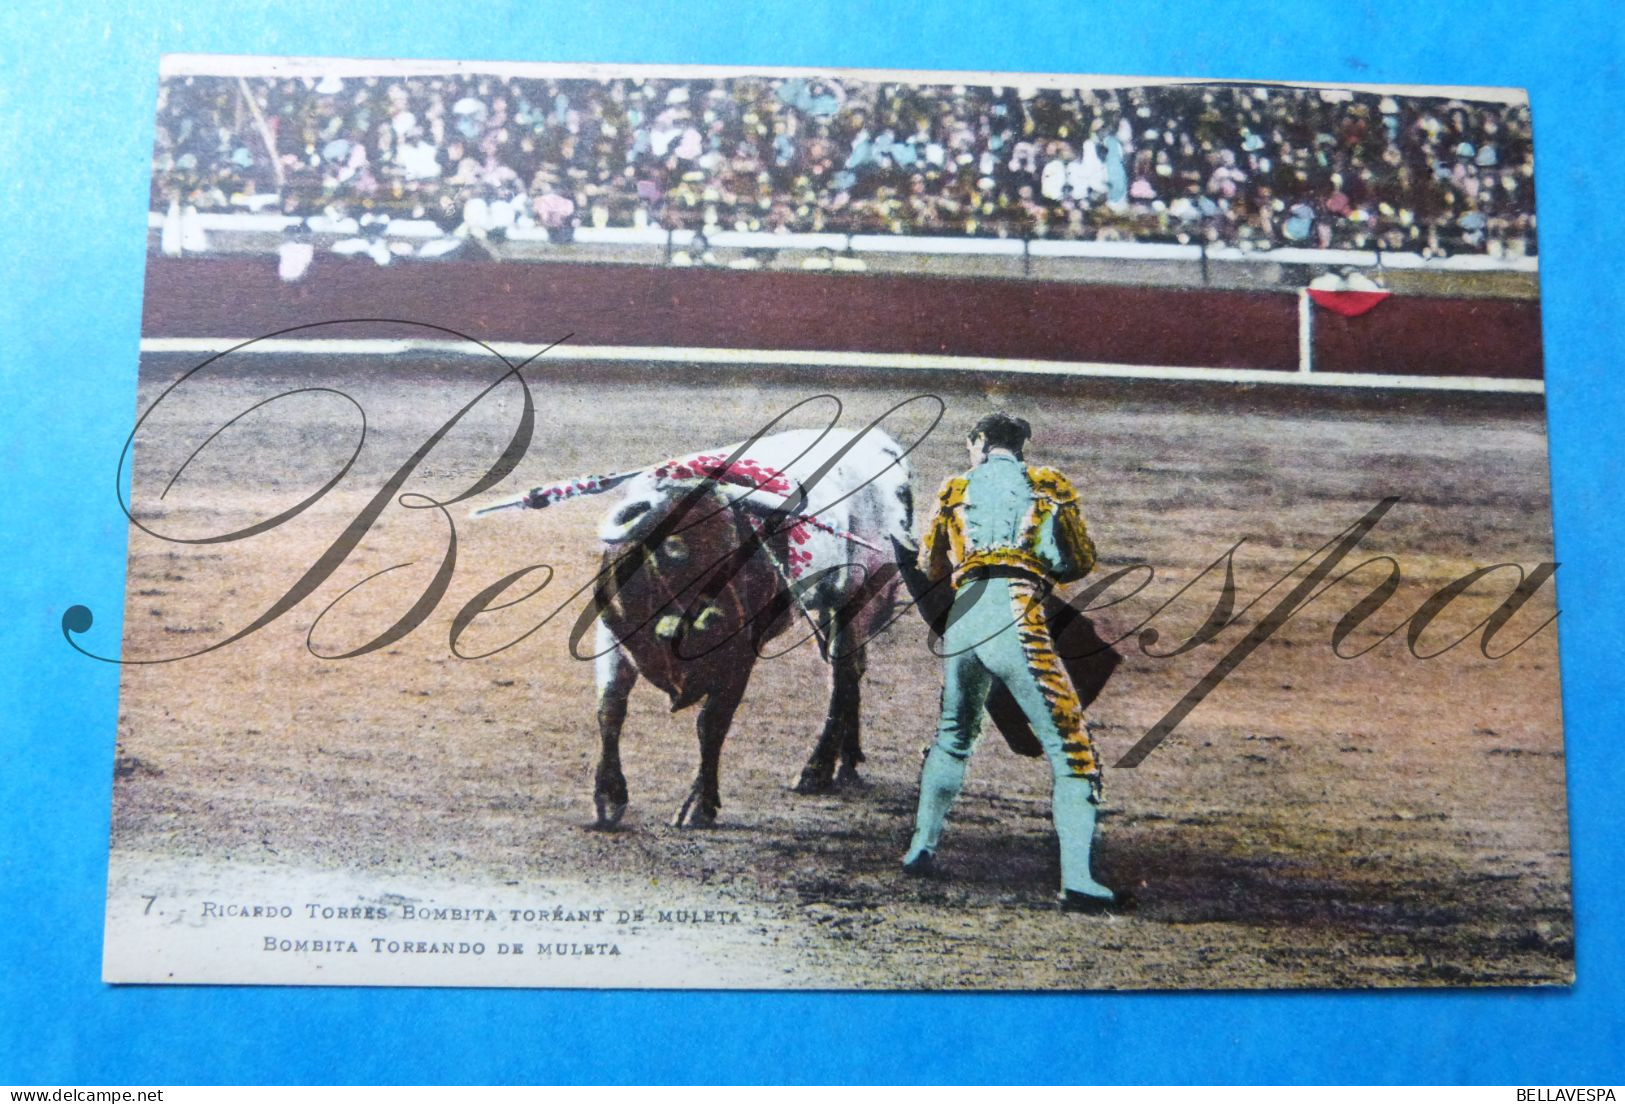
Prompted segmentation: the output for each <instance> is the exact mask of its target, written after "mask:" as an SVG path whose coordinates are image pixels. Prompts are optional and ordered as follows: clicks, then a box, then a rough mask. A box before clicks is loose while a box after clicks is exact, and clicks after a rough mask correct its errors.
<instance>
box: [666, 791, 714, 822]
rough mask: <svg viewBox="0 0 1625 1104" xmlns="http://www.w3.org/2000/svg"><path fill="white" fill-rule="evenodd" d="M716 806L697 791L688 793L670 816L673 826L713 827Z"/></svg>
mask: <svg viewBox="0 0 1625 1104" xmlns="http://www.w3.org/2000/svg"><path fill="white" fill-rule="evenodd" d="M716 824H717V806H716V805H714V804H712V803H711V802H709V801H707V800H705V798H704V797H703V796H701V795H700V794H698V793H690V794H689V795H688V796H687V797H686V798H684V799H683V803H682V805H681V806H679V807H678V809H677V815H676V816H674V817H672V818H671V826H672V827H673V828H715V827H716Z"/></svg>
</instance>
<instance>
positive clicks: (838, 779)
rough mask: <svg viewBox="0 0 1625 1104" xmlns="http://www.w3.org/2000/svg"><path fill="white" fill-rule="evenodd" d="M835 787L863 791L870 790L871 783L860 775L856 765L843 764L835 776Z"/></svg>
mask: <svg viewBox="0 0 1625 1104" xmlns="http://www.w3.org/2000/svg"><path fill="white" fill-rule="evenodd" d="M835 785H836V788H838V789H842V790H849V789H850V790H863V789H867V788H868V786H869V783H867V782H865V781H864V780H863V778H862V776H861V775H859V774H858V765H857V764H856V763H842V764H841V769H840V770H839V771H838V772H836V775H835Z"/></svg>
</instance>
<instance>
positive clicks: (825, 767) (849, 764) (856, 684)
mask: <svg viewBox="0 0 1625 1104" xmlns="http://www.w3.org/2000/svg"><path fill="white" fill-rule="evenodd" d="M837 625H838V628H837V632H836V636H835V639H834V640H833V641H831V644H830V665H829V666H830V687H829V711H828V713H826V714H825V717H824V729H823V731H822V732H820V733H819V736H818V743H817V744H816V745H815V746H814V747H813V751H812V755H811V756H810V757H809V758H808V760H807V765H806V766H804V767H802V768H801V774H800V775H799V776H798V777H797V778H796V782H795V791H796V792H797V793H804V794H811V793H824V792H826V791H827V790H829V789H830V788H831V787H832V786H833V785H835V783H836V782H837V781H839V782H840V783H842V784H846V783H849V782H854V783H855V782H857V781H858V764H859V763H861V762H863V752H862V751H861V750H860V749H859V746H858V712H859V705H860V690H859V688H860V686H861V685H862V680H863V670H864V665H865V654H864V648H863V646H862V645H861V644H858V643H856V639H855V636H854V634H853V631H852V622H851V619H849V618H842V619H840V620H839V621H838V622H837ZM837 757H838V758H839V759H840V764H841V771H840V775H839V776H838V777H837V775H836V773H835V762H836V759H837Z"/></svg>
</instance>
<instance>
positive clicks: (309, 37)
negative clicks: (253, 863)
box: [0, 0, 1625, 1085]
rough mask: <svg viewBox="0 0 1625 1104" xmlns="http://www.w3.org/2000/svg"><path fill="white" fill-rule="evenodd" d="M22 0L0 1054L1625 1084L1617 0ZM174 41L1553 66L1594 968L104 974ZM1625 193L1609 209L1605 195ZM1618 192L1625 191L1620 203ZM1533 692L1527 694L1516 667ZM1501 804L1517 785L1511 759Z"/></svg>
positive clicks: (1574, 775) (659, 55) (1455, 69)
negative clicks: (126, 611)
mask: <svg viewBox="0 0 1625 1104" xmlns="http://www.w3.org/2000/svg"><path fill="white" fill-rule="evenodd" d="M66 8H67V6H66V5H63V6H61V7H58V6H55V5H53V6H52V7H49V8H46V7H43V6H31V5H24V6H22V7H20V8H19V7H7V8H5V9H4V10H0V387H3V396H0V400H3V401H0V422H3V425H4V431H3V433H0V486H3V493H4V497H3V499H0V502H3V503H4V507H3V511H0V556H3V558H4V563H3V570H0V726H3V727H0V734H3V736H0V739H3V744H0V823H3V828H0V832H3V835H0V869H3V878H4V884H3V888H0V978H4V979H5V980H4V981H3V982H0V985H3V987H4V988H3V994H4V995H3V996H0V1002H3V1003H0V1082H12V1081H16V1082H26V1083H35V1082H45V1083H57V1084H70V1085H71V1084H76V1083H108V1082H115V1083H126V1084H135V1083H191V1082H203V1083H209V1082H273V1083H277V1082H300V1081H314V1082H331V1081H341V1082H342V1081H388V1082H435V1081H496V1082H503V1081H554V1080H570V1081H576V1080H610V1081H643V1080H655V1081H664V1080H696V1079H699V1080H738V1081H777V1080H795V1081H801V1080H815V1081H824V1080H829V1081H845V1080H882V1081H890V1080H926V1081H936V1080H968V1081H995V1080H997V1081H1009V1080H1017V1081H1029V1080H1031V1081H1050V1080H1085V1081H1092V1080H1098V1081H1131V1082H1132V1081H1150V1082H1165V1081H1265V1082H1278V1081H1399V1082H1410V1081H1489V1082H1520V1083H1543V1084H1558V1083H1564V1082H1568V1083H1573V1082H1584V1081H1593V1080H1601V1081H1612V1082H1616V1083H1617V1082H1620V1081H1625V1057H1622V1055H1625V1012H1622V1007H1625V985H1622V984H1621V982H1622V971H1625V954H1622V950H1625V924H1622V923H1621V920H1622V917H1621V900H1622V890H1621V887H1622V886H1625V848H1621V846H1620V838H1621V834H1622V832H1621V830H1622V828H1625V823H1622V815H1621V811H1620V803H1619V800H1618V797H1617V794H1618V791H1619V788H1620V783H1621V782H1622V780H1625V770H1622V765H1625V751H1622V743H1621V740H1620V739H1619V737H1620V734H1621V733H1622V732H1625V723H1622V722H1625V710H1622V708H1621V700H1620V697H1621V695H1620V691H1619V687H1620V683H1621V680H1620V678H1619V677H1618V674H1617V669H1616V666H1615V664H1616V657H1617V656H1618V655H1619V654H1620V653H1621V645H1622V643H1625V642H1622V640H1621V629H1622V626H1625V618H1622V616H1621V613H1622V603H1621V571H1620V567H1619V559H1618V557H1617V556H1616V555H1615V554H1614V552H1615V549H1616V548H1617V547H1619V546H1620V545H1622V544H1625V527H1622V526H1621V523H1620V518H1619V513H1618V511H1617V510H1616V508H1615V507H1616V505H1617V504H1618V503H1619V502H1620V500H1621V497H1622V496H1621V490H1622V487H1621V483H1622V479H1621V467H1620V461H1619V455H1618V451H1617V450H1618V447H1619V442H1620V432H1621V428H1620V427H1621V426H1625V409H1622V408H1625V386H1622V382H1621V372H1622V370H1625V369H1622V365H1625V355H1622V354H1625V348H1622V342H1621V338H1620V335H1619V331H1618V329H1617V319H1618V312H1619V309H1620V307H1621V305H1622V304H1621V298H1620V294H1619V282H1618V280H1617V275H1616V274H1617V273H1618V271H1619V268H1620V258H1621V257H1622V256H1625V241H1622V229H1625V223H1622V222H1621V219H1620V216H1619V214H1618V212H1619V211H1620V205H1619V203H1618V200H1617V194H1618V192H1619V190H1620V187H1621V184H1622V182H1625V165H1622V159H1621V157H1620V155H1619V150H1620V148H1621V144H1622V139H1625V120H1622V118H1621V113H1622V103H1625V88H1622V87H1621V81H1620V70H1619V65H1620V59H1621V57H1622V56H1625V41H1622V37H1625V36H1622V34H1621V28H1622V22H1621V16H1620V15H1619V14H1618V12H1619V9H1618V8H1613V7H1611V6H1610V5H1608V4H1605V3H1601V2H1598V3H1574V4H1553V5H1536V4H1529V3H1522V2H1520V3H1505V2H1486V0H1472V2H1452V3H1441V4H1434V5H1427V6H1425V7H1424V6H1423V5H1389V4H1377V3H1372V2H1354V0H1315V2H1302V0H1300V2H1298V3H1293V4H1290V5H1286V4H1283V5H1280V6H1273V5H1268V4H1256V3H1255V4H1246V3H1214V2H1209V3H1203V4H1191V5H1183V6H1174V5H1166V6H1163V5H1152V4H1135V3H1127V2H1121V3H1113V4H1085V3H1079V2H1077V0H1070V2H1064V3H1037V2H1017V0H988V2H983V3H977V2H972V0H958V2H954V3H947V4H940V5H934V6H926V5H924V4H919V5H913V4H896V5H879V4H875V5H870V4H862V3H843V4H829V5H818V4H811V3H806V2H802V0H774V2H771V3H770V2H755V3H724V2H699V0H689V2H686V3H661V4H645V5H638V4H625V5H622V4H616V5H613V6H612V5H608V4H604V5H591V4H583V3H580V2H576V3H568V4H565V3H556V2H538V0H526V2H525V3H520V4H515V3H500V4H490V5H486V6H484V7H481V8H479V9H470V10H467V11H460V12H459V11H454V10H452V9H450V8H443V7H442V6H440V5H438V4H429V3H421V4H416V3H397V4H382V5H369V6H357V5H349V4H346V5H342V6H340V5H332V4H330V3H325V2H324V3H315V2H309V0H302V2H294V3H283V4H282V5H280V6H279V7H278V8H277V9H275V10H274V11H270V12H268V11H267V10H266V9H265V8H263V7H261V6H259V5H252V6H250V5H239V4H225V3H213V2H211V3H200V2H199V0H188V2H178V0H157V2H142V3H140V4H137V3H88V4H86V5H85V6H84V10H83V11H80V12H70V11H68V10H66ZM164 52H213V53H262V54H338V55H357V56H376V57H388V56H405V57H422V58H448V59H450V58H479V59H512V58H523V59H532V60H549V61H554V60H556V61H576V60H579V61H618V62H665V63H676V62H687V63H719V64H738V65H750V64H755V65H764V64H777V65H847V66H876V67H896V68H934V69H983V70H1029V71H1032V70H1036V71H1052V72H1095V73H1125V74H1138V75H1166V76H1193V77H1197V76H1209V77H1237V78H1272V79H1295V80H1315V81H1339V80H1343V81H1372V82H1407V83H1437V84H1447V83H1448V84H1487V85H1512V86H1523V87H1527V88H1528V89H1530V93H1531V97H1532V100H1533V104H1534V111H1535V124H1536V138H1537V149H1538V152H1539V167H1538V173H1539V176H1538V183H1539V187H1540V200H1539V210H1540V219H1541V223H1540V226H1541V254H1542V255H1541V262H1542V279H1543V286H1544V310H1545V327H1546V355H1547V362H1546V363H1547V379H1548V398H1549V404H1550V412H1551V429H1552V438H1551V457H1552V466H1553V472H1554V487H1555V504H1554V506H1555V518H1556V528H1557V548H1558V558H1559V559H1560V560H1562V561H1563V567H1562V570H1561V571H1560V572H1559V573H1558V580H1559V595H1560V598H1561V601H1562V608H1563V614H1562V617H1561V619H1560V624H1559V628H1560V633H1561V641H1562V647H1563V683H1564V710H1565V715H1566V722H1567V738H1568V775H1569V782H1570V811H1571V817H1572V831H1573V854H1574V876H1575V881H1574V885H1575V902H1576V914H1577V915H1576V924H1577V929H1578V958H1579V964H1578V965H1579V983H1578V984H1577V985H1576V986H1575V987H1574V988H1573V989H1572V990H1571V991H1540V992H1508V991H1492V992H1479V993H1441V992H1428V993H1383V994H1330V993H1328V994H1243V995H1237V994H1227V995H1219V994H1154V995H1153V994H1143V995H1123V994H1101V995H1049V996H1021V995H1014V996H1010V995H1001V996H920V995H843V994H812V995H808V994H775V993H751V994H728V995H722V994H708V993H693V994H686V993H677V994H641V993H629V992H612V993H564V992H489V991H423V990H377V991H363V990H325V991H323V990H277V989H205V988H196V989H191V988H180V989H156V988H152V989H143V988H125V989H112V988H108V987H105V986H103V985H102V984H101V982H100V981H99V980H98V978H99V974H100V955H101V925H102V919H101V918H102V905H103V891H104V878H105V873H106V840H107V831H108V815H109V796H110V793H109V791H110V778H109V774H110V762H111V753H112V744H113V734H114V721H115V716H116V711H117V689H118V686H117V682H118V671H117V670H116V669H115V668H114V667H112V666H109V665H105V664H101V663H95V662H92V661H89V660H87V659H84V658H83V657H81V656H79V655H77V654H76V653H74V652H73V651H71V650H70V649H69V648H68V647H67V645H66V644H65V643H64V641H63V639H62V637H61V634H60V631H59V629H58V623H59V619H60V617H61V615H62V611H63V610H64V609H65V608H66V607H68V606H70V605H73V604H76V603H84V604H86V605H89V606H90V607H91V608H92V609H94V610H95V611H96V612H97V614H98V617H99V621H98V624H97V626H96V628H95V630H94V631H93V632H92V634H91V636H90V637H89V639H90V640H91V641H93V642H96V643H103V642H107V641H115V640H117V639H118V632H119V625H118V620H119V611H120V608H121V605H122V593H123V569H124V549H125V533H124V519H123V516H122V515H121V514H120V512H119V510H118V507H117V505H116V503H115V500H114V496H113V493H112V492H113V486H112V481H113V472H114V467H115V464H116V461H117V456H118V451H119V448H120V447H121V445H122V444H123V440H124V436H125V434H126V433H127V432H128V431H129V427H130V425H131V423H132V422H133V419H134V403H135V373H136V355H137V341H138V335H139V328H140V311H141V279H142V267H143V262H144V242H145V237H146V229H145V224H146V204H147V178H148V171H149V151H150V149H151V142H152V126H153V111H154V100H155V95H156V84H157V70H158V58H159V55H160V54H161V53H164ZM1609 203H1613V206H1612V207H1610V206H1609ZM1609 211H1614V212H1615V214H1614V215H1609V214H1608V212H1609ZM1508 692H1515V688H1510V687H1509V688H1508ZM1506 799H1507V801H1508V802H1509V803H1513V804H1516V803H1517V802H1518V801H1519V799H1520V795H1519V794H1518V792H1517V788H1516V783H1515V780H1511V779H1509V783H1508V791H1507V794H1506Z"/></svg>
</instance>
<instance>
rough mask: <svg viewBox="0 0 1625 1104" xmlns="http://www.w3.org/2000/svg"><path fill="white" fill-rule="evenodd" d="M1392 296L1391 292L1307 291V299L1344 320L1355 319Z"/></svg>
mask: <svg viewBox="0 0 1625 1104" xmlns="http://www.w3.org/2000/svg"><path fill="white" fill-rule="evenodd" d="M1392 294H1393V292H1391V291H1322V290H1321V289H1319V288H1310V289H1309V298H1311V299H1313V300H1314V301H1315V302H1316V303H1318V304H1319V305H1321V306H1323V307H1325V308H1326V309H1327V310H1329V311H1335V312H1337V313H1338V314H1341V315H1342V316H1343V317H1344V318H1355V317H1357V316H1359V315H1362V314H1364V313H1365V312H1366V311H1368V310H1370V309H1371V308H1372V307H1374V306H1376V305H1377V304H1378V303H1380V302H1382V301H1383V300H1384V299H1386V298H1388V296H1390V295H1392Z"/></svg>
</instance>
